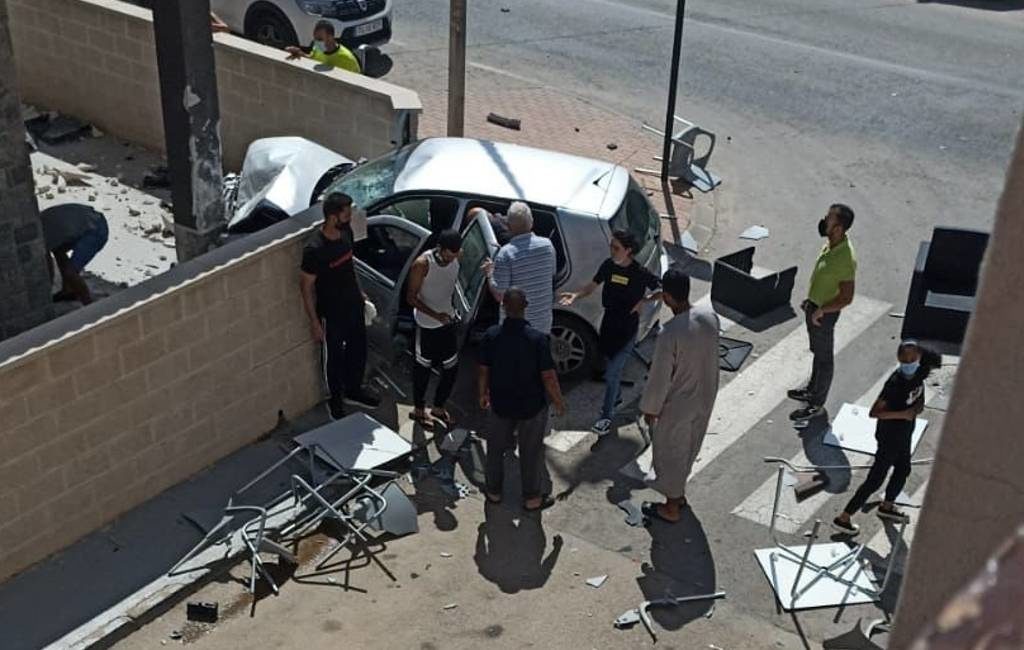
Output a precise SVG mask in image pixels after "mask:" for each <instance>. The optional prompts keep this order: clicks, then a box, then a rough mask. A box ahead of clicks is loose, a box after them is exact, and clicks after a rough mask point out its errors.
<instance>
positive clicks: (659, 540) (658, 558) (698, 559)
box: [637, 508, 716, 630]
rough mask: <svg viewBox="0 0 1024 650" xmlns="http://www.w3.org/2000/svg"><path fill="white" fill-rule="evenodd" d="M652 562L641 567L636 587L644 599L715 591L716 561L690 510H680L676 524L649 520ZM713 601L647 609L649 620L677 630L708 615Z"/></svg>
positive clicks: (701, 527)
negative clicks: (681, 512)
mask: <svg viewBox="0 0 1024 650" xmlns="http://www.w3.org/2000/svg"><path fill="white" fill-rule="evenodd" d="M647 531H648V532H649V533H650V535H651V562H650V563H649V564H648V563H646V562H645V563H644V564H642V565H641V567H640V568H641V571H643V574H642V575H641V576H639V577H638V578H637V584H638V585H639V587H640V590H641V591H642V592H643V594H644V599H646V600H655V599H658V598H666V597H669V598H672V597H675V598H678V597H681V596H696V595H700V594H708V593H712V592H714V591H715V590H716V585H715V580H716V572H715V561H714V558H713V557H712V555H711V547H710V546H708V539H707V536H706V535H705V534H704V527H703V526H702V525H701V523H700V521H699V520H698V519H697V517H696V515H695V514H694V512H693V509H692V508H686V509H685V510H684V511H683V517H682V519H680V520H679V521H678V522H677V523H674V524H669V523H666V522H663V521H658V520H655V521H652V522H651V524H650V525H649V526H648V528H647ZM713 606H714V601H711V600H707V601H695V602H691V603H682V604H680V605H677V606H675V607H658V608H656V609H652V610H650V614H651V618H652V619H654V621H655V622H656V623H657V624H658V625H660V626H661V627H663V628H665V629H666V630H678V629H679V628H681V627H683V626H684V625H686V624H687V623H689V622H690V621H693V620H695V619H698V618H700V617H702V616H706V615H708V614H709V613H710V612H711V611H712V608H713Z"/></svg>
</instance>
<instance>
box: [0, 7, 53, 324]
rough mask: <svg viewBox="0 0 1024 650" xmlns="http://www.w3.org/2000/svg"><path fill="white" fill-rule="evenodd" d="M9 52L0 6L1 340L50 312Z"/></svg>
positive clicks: (40, 236) (39, 229)
mask: <svg viewBox="0 0 1024 650" xmlns="http://www.w3.org/2000/svg"><path fill="white" fill-rule="evenodd" d="M10 52H11V42H10V39H9V37H8V30H7V11H6V8H5V7H4V5H3V3H2V2H0V340H3V339H5V338H7V337H8V336H13V335H14V334H16V333H18V332H21V331H23V330H26V329H28V328H30V327H34V326H35V325H37V324H39V323H41V322H43V321H45V320H47V319H49V318H50V317H51V316H52V313H53V304H52V302H51V300H50V278H49V275H48V273H47V271H46V265H47V263H48V254H47V252H46V246H45V245H44V244H43V231H42V227H41V226H40V225H39V211H38V208H37V207H36V199H35V187H34V186H33V182H32V168H31V167H30V166H29V160H28V150H27V149H26V147H25V128H24V126H22V123H21V104H20V103H19V100H18V92H17V89H16V88H15V75H14V65H12V62H11V56H10Z"/></svg>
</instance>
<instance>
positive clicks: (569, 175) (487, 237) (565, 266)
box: [326, 138, 664, 378]
mask: <svg viewBox="0 0 1024 650" xmlns="http://www.w3.org/2000/svg"><path fill="white" fill-rule="evenodd" d="M326 191H327V192H330V191H340V192H345V193H346V194H349V195H350V196H352V197H353V199H354V201H355V204H356V206H357V208H359V209H362V210H365V212H366V215H367V220H366V226H367V231H366V235H367V236H366V238H365V239H363V240H361V241H359V242H357V243H356V250H355V254H356V261H357V267H356V268H357V272H358V273H359V275H360V281H361V283H362V286H363V290H364V291H365V292H366V293H367V295H368V296H369V297H370V299H371V300H372V301H373V302H374V304H375V306H376V308H377V313H378V318H377V320H376V321H375V322H374V323H373V325H371V327H370V331H369V338H370V345H371V348H372V349H373V351H374V352H375V353H377V354H379V355H383V357H384V358H385V360H393V359H395V357H396V356H397V355H398V354H400V353H402V352H403V351H404V350H408V343H407V341H408V336H409V334H410V333H411V332H412V331H413V330H414V325H413V320H412V309H411V307H410V306H409V304H408V303H407V301H406V299H405V293H406V292H405V284H406V277H407V275H408V273H409V269H410V266H411V265H412V262H413V260H414V259H415V258H416V256H417V255H418V254H419V253H420V252H421V251H423V250H424V249H426V248H427V247H429V246H432V245H433V237H432V235H433V234H434V233H437V232H439V231H440V230H442V229H444V228H456V229H458V230H459V231H460V232H461V233H462V237H463V247H462V259H461V269H462V270H461V272H460V277H459V282H458V290H457V292H458V297H457V303H458V305H457V308H458V310H459V312H460V316H461V323H462V327H463V332H462V335H463V341H464V342H465V341H466V340H470V339H472V338H475V337H477V336H479V334H480V333H482V331H483V330H484V329H485V328H486V327H488V326H490V325H492V324H494V323H496V322H497V320H498V306H497V305H496V304H495V302H494V300H493V298H492V297H491V295H490V292H489V291H486V290H485V289H486V287H485V286H484V282H485V277H484V273H483V272H482V271H481V270H480V265H481V263H482V262H483V261H484V259H485V258H487V257H493V256H494V254H495V252H496V251H497V249H498V241H497V237H496V236H495V232H494V230H493V229H492V227H491V223H490V220H489V219H487V218H486V217H484V216H478V217H477V218H475V219H472V218H470V217H469V216H468V213H469V211H470V209H471V208H473V207H476V206H481V207H483V208H485V209H487V210H488V211H489V212H492V213H500V214H504V213H506V211H507V208H508V205H509V204H510V203H511V201H513V200H522V201H525V202H526V203H528V204H529V205H530V207H531V208H532V210H533V215H534V232H536V233H537V234H538V235H542V236H544V237H548V238H549V239H550V240H551V242H552V243H553V244H554V246H555V250H556V252H557V258H558V264H557V272H556V276H555V278H554V279H553V281H554V285H555V290H556V291H563V290H564V291H568V290H575V289H578V288H580V287H582V286H583V285H584V284H586V283H587V282H588V281H589V280H590V279H591V278H592V277H593V276H594V273H595V271H596V270H597V268H598V266H600V264H601V262H602V261H604V260H605V259H606V258H607V257H608V255H609V252H608V246H609V239H610V237H611V233H612V230H614V229H620V228H621V229H623V230H628V231H630V232H632V233H633V235H635V236H636V238H637V241H639V242H641V244H642V248H641V249H640V250H639V251H638V252H637V255H636V258H637V260H638V261H639V262H640V263H641V264H643V265H644V266H646V267H647V268H648V269H650V270H651V271H652V272H654V273H657V274H658V275H659V276H660V274H661V271H662V267H663V263H664V262H663V257H664V252H663V248H662V245H661V238H660V225H659V217H658V213H657V212H656V211H655V210H654V208H653V207H652V206H651V204H650V203H649V202H648V200H647V195H646V194H645V192H644V190H643V189H642V188H641V187H640V186H639V185H638V184H637V183H636V181H635V180H634V179H632V178H631V177H630V175H629V172H627V171H626V169H624V168H623V167H621V166H619V165H615V164H612V163H609V162H605V161H602V160H593V159H588V158H581V157H578V156H572V155H568V154H564V153H557V152H554V151H545V150H542V149H533V148H529V147H523V146H519V145H513V144H502V143H498V142H490V141H486V140H473V139H464V138H431V139H427V140H421V141H419V142H415V143H412V144H409V145H406V146H404V147H402V148H400V149H397V150H395V151H393V152H391V153H388V154H387V155H384V156H382V157H380V158H377V159H376V160H372V161H370V162H367V163H365V164H362V165H360V166H357V167H356V168H355V169H353V170H352V171H350V172H348V173H346V174H345V175H343V176H341V177H340V178H337V179H336V180H334V182H333V183H332V184H331V185H330V186H329V187H328V188H327V190H326ZM475 214H477V215H479V213H475ZM598 294H599V292H597V293H595V294H594V295H592V296H590V297H589V298H588V299H586V300H582V301H580V302H578V303H575V304H573V305H572V306H571V307H562V306H559V305H557V303H556V306H555V313H554V325H553V327H552V330H551V338H552V353H553V356H554V358H555V363H556V364H557V367H558V371H559V373H560V374H561V375H562V376H563V377H567V378H578V377H582V376H585V375H587V374H588V373H590V372H592V371H593V370H595V369H596V368H597V367H598V366H599V365H600V353H599V351H598V348H597V330H598V327H599V325H600V322H601V314H602V309H601V302H600V296H599V295H598ZM658 313H659V305H657V304H655V303H651V304H648V305H646V307H645V311H644V313H642V314H641V321H640V323H641V326H640V334H639V336H641V337H643V336H644V335H646V333H647V332H648V331H649V329H650V328H651V326H652V325H654V324H655V322H656V319H657V316H658Z"/></svg>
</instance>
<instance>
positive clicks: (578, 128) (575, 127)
mask: <svg viewBox="0 0 1024 650" xmlns="http://www.w3.org/2000/svg"><path fill="white" fill-rule="evenodd" d="M572 130H573V131H575V132H576V133H579V132H580V127H578V126H574V127H572Z"/></svg>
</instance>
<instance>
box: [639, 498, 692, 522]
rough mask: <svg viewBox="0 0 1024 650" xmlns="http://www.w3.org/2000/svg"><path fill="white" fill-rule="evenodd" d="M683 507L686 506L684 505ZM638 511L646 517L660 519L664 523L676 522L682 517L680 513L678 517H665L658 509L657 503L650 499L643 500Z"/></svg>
mask: <svg viewBox="0 0 1024 650" xmlns="http://www.w3.org/2000/svg"><path fill="white" fill-rule="evenodd" d="M683 507H686V506H685V505H684V506H683ZM640 512H642V513H643V515H644V516H645V517H647V518H648V519H660V520H661V521H664V522H665V523H666V524H678V523H679V522H680V521H681V520H682V518H683V517H682V515H680V516H679V519H668V518H666V517H665V516H664V515H662V514H661V511H660V510H658V506H657V504H654V503H651V502H650V501H644V503H643V505H642V506H640Z"/></svg>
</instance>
